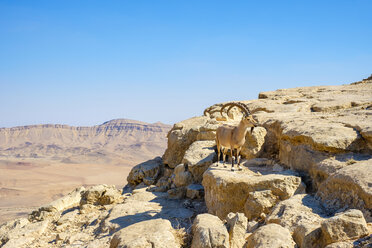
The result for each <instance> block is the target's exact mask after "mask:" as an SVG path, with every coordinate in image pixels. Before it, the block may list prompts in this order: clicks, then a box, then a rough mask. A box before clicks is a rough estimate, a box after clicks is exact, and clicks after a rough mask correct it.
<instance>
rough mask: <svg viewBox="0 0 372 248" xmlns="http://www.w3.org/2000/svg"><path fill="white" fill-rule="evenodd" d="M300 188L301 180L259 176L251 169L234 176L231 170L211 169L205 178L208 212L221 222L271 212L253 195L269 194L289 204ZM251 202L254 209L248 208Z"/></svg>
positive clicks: (235, 173) (273, 175)
mask: <svg viewBox="0 0 372 248" xmlns="http://www.w3.org/2000/svg"><path fill="white" fill-rule="evenodd" d="M300 184H301V178H300V177H297V176H294V175H284V174H269V175H258V174H256V173H254V172H252V171H250V170H249V169H246V170H243V171H241V172H231V171H229V170H228V169H224V168H215V167H211V168H209V169H208V170H207V171H206V172H205V173H204V176H203V186H204V189H205V202H206V205H207V207H208V212H209V213H211V214H215V215H217V216H218V217H220V218H221V219H224V218H225V217H226V215H227V214H228V213H230V212H244V213H245V215H246V216H247V217H248V216H249V217H252V216H257V215H258V213H256V212H254V211H256V210H257V209H263V208H268V205H267V204H266V201H264V200H263V199H262V201H260V200H257V199H254V197H255V195H254V194H253V192H255V191H261V190H267V191H266V192H269V191H270V192H271V193H270V194H272V198H273V199H274V200H275V201H276V199H280V200H285V199H288V198H289V197H291V196H292V195H293V194H294V193H295V191H296V190H297V189H298V187H299V186H300ZM250 193H252V194H251V195H250ZM274 196H275V197H274ZM250 197H253V198H250ZM257 197H258V196H257ZM263 197H264V196H263ZM247 201H249V202H248V203H247V205H248V206H251V205H254V207H252V208H250V207H245V206H246V202H247ZM251 202H254V204H253V203H251ZM260 203H262V204H263V205H262V206H261V205H260Z"/></svg>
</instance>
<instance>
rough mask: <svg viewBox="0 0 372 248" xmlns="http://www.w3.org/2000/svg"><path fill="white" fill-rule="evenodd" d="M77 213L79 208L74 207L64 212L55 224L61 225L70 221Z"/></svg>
mask: <svg viewBox="0 0 372 248" xmlns="http://www.w3.org/2000/svg"><path fill="white" fill-rule="evenodd" d="M78 214H79V210H78V209H75V210H73V211H70V212H67V213H65V214H64V215H63V216H62V217H61V218H59V220H58V221H57V225H63V224H65V223H71V222H73V220H74V219H75V217H76V215H78Z"/></svg>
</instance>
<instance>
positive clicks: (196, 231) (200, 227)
mask: <svg viewBox="0 0 372 248" xmlns="http://www.w3.org/2000/svg"><path fill="white" fill-rule="evenodd" d="M192 233H193V239H192V244H191V247H192V248H217V247H219V248H224V247H225V248H227V247H230V245H229V233H228V232H227V229H226V227H225V226H224V224H223V222H222V221H221V220H220V219H219V218H218V217H217V216H214V215H211V214H199V215H198V216H196V218H195V220H194V223H193V225H192Z"/></svg>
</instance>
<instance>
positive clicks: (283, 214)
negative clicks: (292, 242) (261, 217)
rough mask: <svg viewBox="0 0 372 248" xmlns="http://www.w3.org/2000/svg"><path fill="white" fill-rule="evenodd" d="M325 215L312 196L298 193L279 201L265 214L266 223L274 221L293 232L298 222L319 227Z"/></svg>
mask: <svg viewBox="0 0 372 248" xmlns="http://www.w3.org/2000/svg"><path fill="white" fill-rule="evenodd" d="M325 215H326V214H325V210H324V208H323V207H322V206H321V205H320V203H319V202H318V201H316V200H315V199H314V197H312V196H310V195H306V194H298V195H294V196H292V197H291V198H289V199H287V200H284V201H281V202H279V203H278V204H277V205H276V206H275V207H274V208H273V209H272V211H271V213H270V214H269V215H268V216H267V218H266V223H276V224H279V225H281V226H283V227H285V228H287V229H289V230H290V231H291V232H294V231H295V229H296V227H297V226H298V225H299V224H309V225H318V226H319V227H320V223H321V222H322V221H323V220H324V218H325Z"/></svg>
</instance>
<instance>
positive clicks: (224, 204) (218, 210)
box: [0, 78, 372, 248]
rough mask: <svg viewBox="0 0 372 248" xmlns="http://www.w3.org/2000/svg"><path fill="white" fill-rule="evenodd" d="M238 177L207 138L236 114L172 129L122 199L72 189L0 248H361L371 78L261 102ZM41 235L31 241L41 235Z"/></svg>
mask: <svg viewBox="0 0 372 248" xmlns="http://www.w3.org/2000/svg"><path fill="white" fill-rule="evenodd" d="M242 102H243V103H244V104H246V105H247V106H248V107H249V109H250V110H251V112H252V113H253V115H254V117H255V118H256V119H257V121H258V122H259V124H260V125H259V127H256V128H254V129H253V131H252V132H248V133H247V135H246V143H245V144H244V146H243V149H242V157H243V162H242V167H243V168H242V170H240V171H231V170H230V164H228V165H227V166H226V167H227V168H225V167H224V166H222V165H221V164H219V165H218V164H217V163H216V162H217V161H216V151H215V141H214V140H215V135H216V134H215V133H216V129H217V128H218V127H219V126H221V125H236V124H237V123H238V122H239V121H240V119H241V113H240V112H239V111H238V110H237V109H232V111H231V112H230V114H229V115H226V114H222V115H221V113H220V111H219V110H220V109H221V106H222V105H223V104H222V103H221V104H216V105H213V106H210V107H209V108H207V109H206V111H204V115H203V116H199V117H194V118H191V119H188V120H185V121H182V122H180V123H177V124H175V125H174V126H173V128H172V129H171V130H170V131H169V133H168V148H167V150H166V152H165V153H164V155H163V157H162V158H160V157H157V158H155V159H152V160H149V161H147V162H144V163H141V164H138V165H137V166H135V167H134V168H133V169H132V171H131V173H130V174H129V176H128V178H127V181H128V185H127V186H126V187H125V188H124V189H123V191H118V190H116V189H115V188H113V187H110V186H106V185H98V186H94V187H92V188H89V189H84V188H80V189H76V190H75V191H74V192H71V193H70V194H69V195H67V196H65V197H64V198H61V199H59V200H56V201H54V202H52V203H50V204H48V205H46V206H42V207H40V208H39V209H38V210H37V211H34V212H33V213H31V214H30V216H29V218H28V219H18V220H15V221H10V222H7V223H5V224H4V225H2V226H1V227H0V246H1V245H2V247H48V245H50V244H53V245H54V246H57V247H69V246H71V247H72V246H74V247H112V248H114V247H195V248H196V247H271V248H272V247H327V248H331V247H371V245H372V215H371V214H372V153H371V151H372V140H371V128H372V80H371V78H368V79H366V80H363V81H361V82H357V83H352V84H349V85H342V86H322V87H305V88H295V89H286V90H277V91H273V92H263V93H260V95H259V99H257V100H251V101H242ZM41 234H42V235H41Z"/></svg>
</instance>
